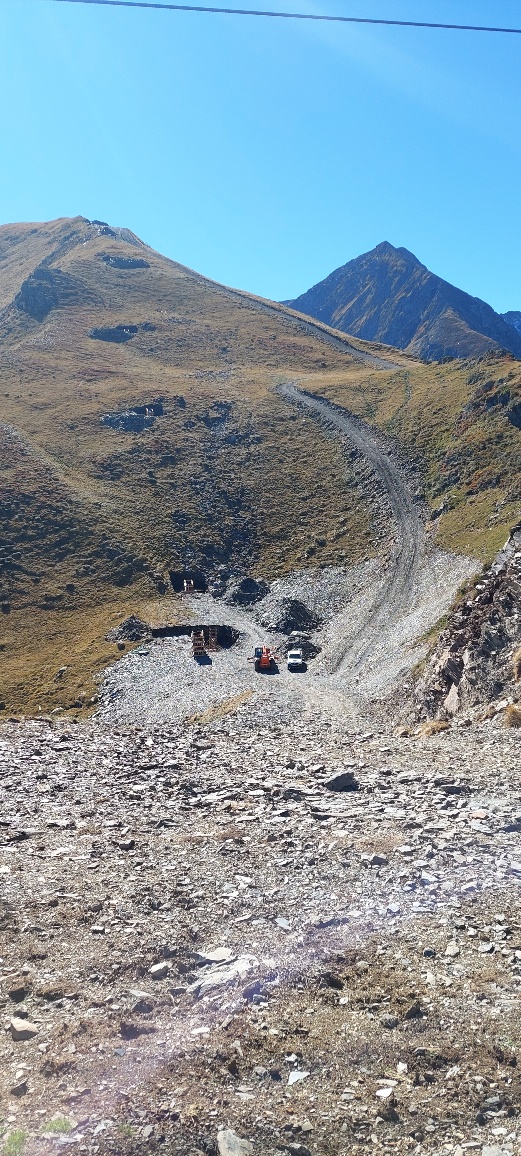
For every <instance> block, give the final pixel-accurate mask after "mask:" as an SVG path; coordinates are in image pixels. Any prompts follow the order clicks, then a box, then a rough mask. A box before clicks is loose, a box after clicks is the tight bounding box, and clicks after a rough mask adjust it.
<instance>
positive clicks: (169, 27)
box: [0, 0, 521, 311]
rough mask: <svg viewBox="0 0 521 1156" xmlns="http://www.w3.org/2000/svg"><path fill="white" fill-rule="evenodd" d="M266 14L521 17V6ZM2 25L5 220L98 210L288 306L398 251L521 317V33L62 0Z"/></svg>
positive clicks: (2, 14)
mask: <svg viewBox="0 0 521 1156" xmlns="http://www.w3.org/2000/svg"><path fill="white" fill-rule="evenodd" d="M231 2H232V4H233V0H231ZM237 6H239V5H238V4H237ZM259 6H263V5H262V4H260V5H259ZM267 6H269V7H276V6H281V7H285V8H286V9H287V10H288V11H291V10H295V8H296V9H297V10H304V11H317V12H319V11H322V12H337V13H343V14H345V15H374V16H386V17H395V18H398V19H420V20H424V19H425V20H429V19H431V20H450V21H454V22H471V23H494V24H496V23H504V24H510V25H514V26H521V3H519V0H300V2H299V0H282V3H281V5H277V4H276V0H271V2H270V4H268V5H267ZM0 21H1V22H0V28H1V36H0V109H1V113H0V123H1V136H0V149H1V151H0V156H1V166H2V172H1V180H0V221H1V222H8V221H23V220H26V221H39V220H50V219H52V218H55V217H60V216H74V215H76V214H82V215H84V216H87V217H100V218H101V219H103V220H107V221H110V222H111V223H112V224H115V225H126V226H128V227H129V228H131V229H133V230H134V231H135V232H136V233H138V234H139V235H140V236H141V237H142V238H143V239H144V240H145V241H147V242H148V243H149V244H151V245H153V246H154V247H155V248H156V249H159V250H160V251H161V252H163V253H165V254H167V255H168V256H169V257H173V258H174V259H176V260H178V261H181V262H183V263H184V264H186V265H190V266H191V267H192V268H194V269H197V270H199V271H200V272H202V273H205V274H207V275H208V276H210V277H213V278H215V279H216V280H219V281H223V282H225V283H227V284H231V285H235V286H239V287H241V288H244V289H248V290H250V291H252V292H255V293H259V294H262V295H264V296H267V297H272V298H275V299H282V298H290V297H293V296H296V295H297V294H298V293H300V292H303V291H304V290H305V289H307V288H309V287H310V286H311V285H312V284H314V283H315V282H316V281H318V280H320V279H321V278H322V277H324V276H325V275H327V273H329V272H330V271H331V270H332V269H334V268H336V267H337V266H338V265H341V264H344V263H345V262H346V261H348V260H350V259H351V258H352V257H355V256H357V255H358V254H359V253H362V252H365V251H366V250H367V249H371V248H372V247H373V246H374V245H376V244H378V242H380V241H383V240H388V241H390V242H391V243H392V244H394V245H405V246H406V248H408V249H411V250H412V251H413V252H414V253H416V255H417V256H418V257H419V258H420V260H422V261H423V262H424V263H425V264H426V265H428V266H429V267H430V268H431V269H432V270H433V271H434V272H436V273H439V274H440V275H441V276H443V277H445V278H446V279H447V280H449V281H452V282H453V283H455V284H456V285H458V286H460V287H461V288H462V289H465V290H467V292H470V293H472V294H474V295H476V296H480V297H483V298H484V299H485V300H487V301H489V302H490V304H491V305H493V307H494V308H495V309H497V310H499V311H505V310H507V309H521V279H520V267H521V263H520V240H521V211H520V191H521V132H520V129H521V100H520V97H521V36H501V35H485V34H483V33H463V32H442V31H426V30H421V29H399V28H382V27H374V28H369V27H365V26H351V27H350V26H341V25H322V24H312V23H304V22H301V23H298V22H294V21H277V20H261V19H255V18H246V17H236V16H231V17H230V16H209V15H206V16H204V15H198V14H184V13H183V14H177V13H168V12H155V11H139V10H136V11H135V12H133V11H131V10H129V9H125V8H122V9H119V10H118V9H110V8H107V9H104V8H98V7H83V6H81V5H74V4H71V5H68V4H62V3H53V2H51V0H0Z"/></svg>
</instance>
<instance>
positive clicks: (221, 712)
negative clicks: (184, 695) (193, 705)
mask: <svg viewBox="0 0 521 1156" xmlns="http://www.w3.org/2000/svg"><path fill="white" fill-rule="evenodd" d="M252 695H253V691H252V690H243V691H241V693H240V694H235V695H234V696H233V698H227V699H224V701H223V702H220V703H216V705H215V706H211V707H209V708H208V710H203V711H201V713H200V714H193V715H191V716H190V718H187V719H186V720H185V721H186V722H187V723H188V725H189V726H208V724H209V723H213V722H217V721H218V719H220V718H225V717H226V715H228V714H235V711H236V710H238V709H239V707H240V706H243V705H244V703H245V702H249V700H250V698H251V697H252Z"/></svg>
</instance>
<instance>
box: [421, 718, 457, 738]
mask: <svg viewBox="0 0 521 1156" xmlns="http://www.w3.org/2000/svg"><path fill="white" fill-rule="evenodd" d="M449 726H450V724H449V723H448V722H444V721H443V719H437V718H433V719H427V722H424V723H422V724H421V726H420V727H419V728H418V730H417V731H416V737H417V738H422V739H428V738H430V737H431V735H439V734H441V732H442V731H448V730H449Z"/></svg>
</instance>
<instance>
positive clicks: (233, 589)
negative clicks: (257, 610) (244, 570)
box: [225, 578, 270, 606]
mask: <svg viewBox="0 0 521 1156" xmlns="http://www.w3.org/2000/svg"><path fill="white" fill-rule="evenodd" d="M269 590H270V588H269V586H268V583H267V582H264V581H263V579H262V578H241V579H240V581H235V582H231V583H230V585H229V586H228V589H227V591H226V595H225V602H229V603H231V605H232V606H251V605H252V604H253V603H254V602H260V601H261V599H262V598H265V597H266V595H267V594H269Z"/></svg>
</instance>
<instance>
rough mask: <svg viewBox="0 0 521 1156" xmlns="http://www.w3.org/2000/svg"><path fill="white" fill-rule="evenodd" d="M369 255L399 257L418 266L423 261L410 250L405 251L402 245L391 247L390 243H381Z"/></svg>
mask: <svg viewBox="0 0 521 1156" xmlns="http://www.w3.org/2000/svg"><path fill="white" fill-rule="evenodd" d="M367 255H368V256H371V257H373V256H374V257H398V256H399V257H402V258H405V259H406V260H407V261H414V263H415V264H416V265H421V261H419V260H418V258H417V257H416V256H415V254H414V253H411V251H410V249H405V248H404V246H403V245H400V246H399V247H398V248H397V247H396V245H391V243H390V241H381V243H380V244H379V245H376V247H375V248H374V249H372V250H371V252H370V253H369V254H367Z"/></svg>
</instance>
